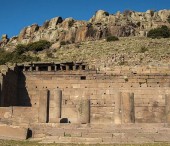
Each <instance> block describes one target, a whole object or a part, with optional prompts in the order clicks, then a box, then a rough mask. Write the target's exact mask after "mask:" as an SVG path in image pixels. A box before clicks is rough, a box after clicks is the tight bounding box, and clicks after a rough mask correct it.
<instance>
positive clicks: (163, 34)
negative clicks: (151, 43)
mask: <svg viewBox="0 0 170 146" xmlns="http://www.w3.org/2000/svg"><path fill="white" fill-rule="evenodd" d="M147 37H149V38H153V39H155V38H169V37H170V30H169V28H168V27H167V26H165V25H163V26H162V27H160V28H155V29H151V30H150V31H149V32H148V35H147Z"/></svg>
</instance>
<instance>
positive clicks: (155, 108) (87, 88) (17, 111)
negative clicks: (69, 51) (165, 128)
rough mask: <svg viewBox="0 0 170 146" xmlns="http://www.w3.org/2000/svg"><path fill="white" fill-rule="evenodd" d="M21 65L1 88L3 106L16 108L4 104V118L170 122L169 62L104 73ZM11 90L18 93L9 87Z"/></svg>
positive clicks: (16, 120)
mask: <svg viewBox="0 0 170 146" xmlns="http://www.w3.org/2000/svg"><path fill="white" fill-rule="evenodd" d="M80 66H82V65H80ZM18 70H19V71H18V74H17V75H16V76H14V75H13V74H14V72H13V71H9V73H6V76H5V78H3V86H4V87H5V85H6V86H7V85H8V86H7V88H3V90H2V92H1V94H2V93H3V94H2V95H6V96H5V97H4V101H5V102H4V105H3V106H12V107H7V108H5V107H4V108H1V110H0V118H1V121H5V122H7V121H8V122H12V123H16V124H17V123H75V124H76V123H77V124H88V123H90V124H105V125H107V124H126V123H169V94H170V71H169V68H168V67H162V68H156V69H155V68H151V67H140V68H129V67H124V68H121V69H120V68H119V69H118V68H116V67H115V70H112V71H105V72H101V71H96V70H89V69H88V70H87V69H86V67H85V66H83V67H74V66H72V67H70V66H69V65H68V66H65V65H63V64H62V65H60V66H59V67H58V65H54V64H53V65H51V64H50V65H49V64H44V65H42V64H41V65H36V64H35V65H30V66H19V67H18ZM17 76H18V77H19V78H18V79H17V80H16V81H15V79H16V78H17ZM15 77H16V78H15ZM14 87H15V90H13V89H14ZM16 87H17V88H16ZM11 89H12V91H15V92H16V93H15V92H9V90H10V91H11ZM5 93H6V94H5ZM7 93H9V94H7ZM11 93H12V94H11ZM1 97H2V96H1ZM11 99H17V102H13V101H16V100H11ZM14 103H15V104H16V105H18V106H19V107H15V104H14ZM1 106H2V105H1ZM23 111H24V112H23Z"/></svg>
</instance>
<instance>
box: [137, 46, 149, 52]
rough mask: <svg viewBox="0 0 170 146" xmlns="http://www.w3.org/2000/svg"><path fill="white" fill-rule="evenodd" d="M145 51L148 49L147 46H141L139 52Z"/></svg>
mask: <svg viewBox="0 0 170 146" xmlns="http://www.w3.org/2000/svg"><path fill="white" fill-rule="evenodd" d="M146 51H148V48H146V47H141V48H140V51H139V53H145V52H146Z"/></svg>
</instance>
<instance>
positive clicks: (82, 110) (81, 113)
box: [78, 99, 90, 124]
mask: <svg viewBox="0 0 170 146" xmlns="http://www.w3.org/2000/svg"><path fill="white" fill-rule="evenodd" d="M78 118H79V122H80V123H81V124H87V123H90V100H89V99H85V100H84V99H82V100H80V102H79V108H78Z"/></svg>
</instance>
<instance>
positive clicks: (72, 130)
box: [31, 123, 170, 144]
mask: <svg viewBox="0 0 170 146" xmlns="http://www.w3.org/2000/svg"><path fill="white" fill-rule="evenodd" d="M31 128H32V129H33V130H32V136H33V139H32V140H36V139H37V140H40V143H76V144H77V143H80V144H81V143H85V144H97V143H100V144H112V143H153V142H155V143H157V142H170V128H168V125H167V124H163V123H162V124H128V125H127V124H126V125H113V126H112V125H110V126H106V125H99V124H97V125H86V124H85V125H76V124H75V125H73V124H39V125H32V127H31Z"/></svg>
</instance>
